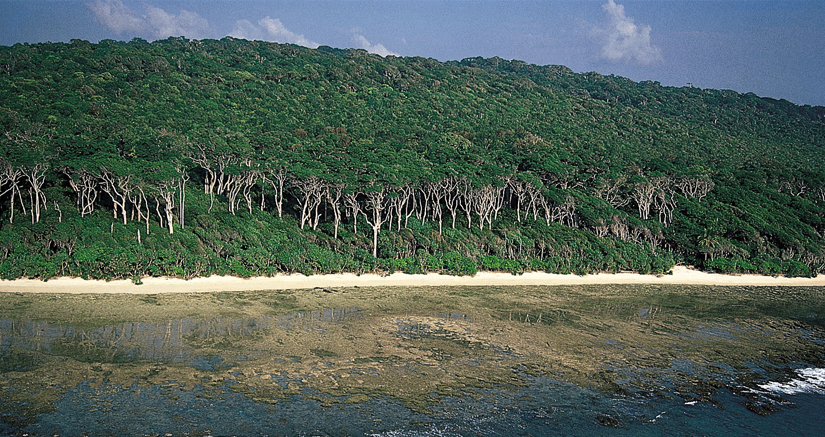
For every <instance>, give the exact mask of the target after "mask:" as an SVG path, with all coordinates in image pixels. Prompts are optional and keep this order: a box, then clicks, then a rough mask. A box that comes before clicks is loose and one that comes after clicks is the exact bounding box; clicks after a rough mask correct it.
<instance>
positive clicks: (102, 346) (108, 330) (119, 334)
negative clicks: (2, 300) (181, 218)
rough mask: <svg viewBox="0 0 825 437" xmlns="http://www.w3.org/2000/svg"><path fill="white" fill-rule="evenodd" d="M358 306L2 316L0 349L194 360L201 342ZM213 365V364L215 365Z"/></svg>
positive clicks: (344, 314)
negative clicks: (147, 319)
mask: <svg viewBox="0 0 825 437" xmlns="http://www.w3.org/2000/svg"><path fill="white" fill-rule="evenodd" d="M358 314H359V311H358V308H355V307H350V308H341V309H339V308H327V309H323V310H315V311H303V312H297V313H293V314H287V315H280V316H264V317H255V318H253V317H240V318H226V317H218V318H212V319H206V320H204V319H195V318H182V319H171V320H168V321H165V322H159V323H144V322H134V323H132V322H126V323H122V324H118V325H112V326H103V327H98V328H79V327H76V326H71V325H56V324H51V323H48V322H44V321H39V320H11V319H0V354H3V355H6V354H8V352H9V351H10V350H12V349H14V350H26V351H36V352H42V353H44V354H47V355H61V356H71V357H72V358H74V359H77V360H78V361H82V362H100V363H118V362H126V361H135V360H145V361H162V362H167V363H183V362H191V361H192V360H193V357H195V356H197V352H196V351H194V350H193V347H192V346H191V344H192V343H193V342H195V343H197V344H198V345H200V346H202V345H204V344H209V342H210V341H212V342H215V343H224V344H226V343H227V342H229V343H231V342H232V341H234V340H239V339H243V338H249V337H252V336H253V335H254V334H255V333H256V332H261V331H267V330H269V329H271V328H273V327H278V328H280V329H285V330H302V331H310V330H325V329H328V327H327V324H329V323H332V322H337V321H343V320H348V319H350V318H352V317H356V316H357V315H358ZM213 367H214V366H213Z"/></svg>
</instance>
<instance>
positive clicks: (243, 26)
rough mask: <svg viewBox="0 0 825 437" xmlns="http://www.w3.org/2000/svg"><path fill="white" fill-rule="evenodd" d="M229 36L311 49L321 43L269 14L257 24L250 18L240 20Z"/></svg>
mask: <svg viewBox="0 0 825 437" xmlns="http://www.w3.org/2000/svg"><path fill="white" fill-rule="evenodd" d="M229 36H232V37H235V38H243V39H249V40H253V39H256V40H265V41H273V42H279V43H282V44H297V45H299V46H304V47H309V48H311V49H314V48H317V47H318V46H319V45H320V44H318V43H317V42H315V41H312V40H310V39H307V38H306V37H304V36H303V35H299V34H297V33H295V32H292V31H290V30H289V29H287V28H286V26H284V24H283V23H281V20H279V19H277V18H270V17H269V16H266V17H264V18H261V19H260V20H258V25H257V26H256V25H254V24H252V22H251V21H249V20H238V21H236V22H235V28H234V29H233V30H232V31H231V32H229Z"/></svg>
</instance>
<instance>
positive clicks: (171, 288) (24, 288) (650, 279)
mask: <svg viewBox="0 0 825 437" xmlns="http://www.w3.org/2000/svg"><path fill="white" fill-rule="evenodd" d="M142 282H143V283H142V284H141V285H135V284H133V283H132V281H131V280H128V279H123V280H116V281H109V282H106V281H102V280H86V279H81V278H68V277H61V278H55V279H50V280H49V281H47V282H43V281H41V280H39V279H17V280H12V281H7V280H0V293H40V294H160V293H207V292H220V291H263V290H295V289H313V288H335V287H420V286H508V285H512V286H525V285H607V284H640V285H641V284H647V285H650V284H671V285H723V286H724V285H727V286H783V287H788V286H809V287H822V286H825V275H823V276H819V277H817V278H786V277H772V276H761V275H724V274H717V273H706V272H701V271H698V270H693V269H690V268H688V267H685V266H676V267H674V268H673V269H672V273H671V274H668V275H662V276H655V275H640V274H637V273H598V274H594V275H585V276H578V275H560V274H551V273H542V272H526V273H523V274H521V275H512V274H510V273H494V272H479V273H477V274H476V275H475V276H450V275H440V274H434V273H430V274H425V275H409V274H405V273H394V274H392V275H379V274H364V275H360V276H359V275H356V274H354V273H343V274H330V275H312V276H304V275H301V274H297V275H276V276H272V277H254V278H247V279H245V278H238V277H234V276H210V277H202V278H194V279H189V280H186V279H178V278H165V277H160V278H144V279H143V280H142Z"/></svg>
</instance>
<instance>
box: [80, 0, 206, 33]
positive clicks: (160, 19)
mask: <svg viewBox="0 0 825 437" xmlns="http://www.w3.org/2000/svg"><path fill="white" fill-rule="evenodd" d="M86 6H88V7H89V9H91V10H92V12H93V13H94V14H95V17H96V18H97V20H98V21H100V23H101V24H103V25H104V26H106V27H107V28H108V29H109V30H111V31H112V32H115V33H117V34H118V35H119V34H121V33H123V32H127V33H138V34H143V35H151V36H153V37H155V38H158V39H161V38H167V37H170V36H185V37H188V38H196V39H197V38H204V37H206V36H208V33H209V22H208V21H207V20H206V19H205V18H203V17H201V16H200V15H198V14H197V13H196V12H191V11H187V10H185V9H182V10H181V11H180V14H178V15H175V14H170V13H168V12H166V11H164V10H163V9H160V8H157V7H154V6H152V5H150V4H148V3H147V4H144V6H143V7H144V9H145V10H146V14H145V15H140V14H138V13H137V12H135V11H133V10H131V9H129V8H128V7H126V5H124V4H123V2H122V1H121V0H98V1H95V2H90V3H87V4H86Z"/></svg>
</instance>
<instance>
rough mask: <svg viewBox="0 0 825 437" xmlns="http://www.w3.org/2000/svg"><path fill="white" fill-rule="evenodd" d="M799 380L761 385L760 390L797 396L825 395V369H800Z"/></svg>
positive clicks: (798, 372)
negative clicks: (808, 394)
mask: <svg viewBox="0 0 825 437" xmlns="http://www.w3.org/2000/svg"><path fill="white" fill-rule="evenodd" d="M796 374H797V375H799V378H797V379H792V380H790V381H788V382H774V381H771V382H768V383H766V384H760V385H759V388H761V389H763V390H767V391H770V392H774V393H782V394H786V395H795V394H799V393H818V394H825V369H822V368H813V367H809V368H807V369H798V370H797V371H796Z"/></svg>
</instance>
